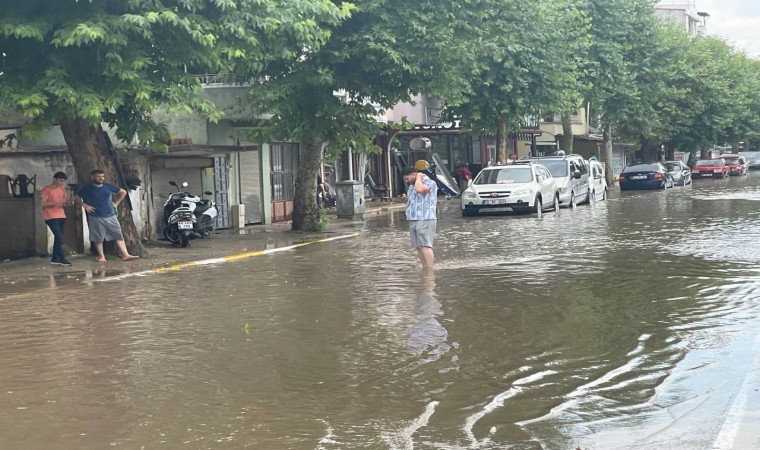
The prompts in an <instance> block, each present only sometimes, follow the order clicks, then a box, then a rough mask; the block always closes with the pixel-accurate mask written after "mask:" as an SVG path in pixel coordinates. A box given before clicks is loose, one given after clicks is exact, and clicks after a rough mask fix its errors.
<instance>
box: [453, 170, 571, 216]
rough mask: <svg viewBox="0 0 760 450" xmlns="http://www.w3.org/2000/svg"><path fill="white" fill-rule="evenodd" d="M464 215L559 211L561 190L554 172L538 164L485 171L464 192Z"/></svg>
mask: <svg viewBox="0 0 760 450" xmlns="http://www.w3.org/2000/svg"><path fill="white" fill-rule="evenodd" d="M461 202H462V215H463V216H475V215H477V214H478V213H479V212H480V211H481V210H484V209H496V208H502V209H503V208H509V209H511V210H512V211H515V212H530V211H532V212H535V213H540V212H542V211H544V210H545V209H546V208H551V209H554V210H555V211H558V210H559V190H558V189H557V183H556V182H555V180H554V177H553V176H552V174H551V172H549V169H547V168H546V167H544V166H542V165H540V164H536V163H527V164H509V165H497V166H490V167H486V168H484V169H483V170H482V171H481V172H480V173H479V174H478V175H477V176H476V177H475V179H474V180H470V182H469V184H468V187H467V189H466V190H465V191H464V192H463V193H462V196H461Z"/></svg>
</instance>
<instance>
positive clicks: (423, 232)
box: [409, 220, 438, 248]
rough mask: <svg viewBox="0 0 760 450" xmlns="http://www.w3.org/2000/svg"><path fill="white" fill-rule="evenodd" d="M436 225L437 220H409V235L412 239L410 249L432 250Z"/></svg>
mask: <svg viewBox="0 0 760 450" xmlns="http://www.w3.org/2000/svg"><path fill="white" fill-rule="evenodd" d="M437 225H438V221H437V220H410V221H409V233H410V235H411V237H412V248H418V247H430V248H432V247H433V240H434V238H435V228H436V226H437Z"/></svg>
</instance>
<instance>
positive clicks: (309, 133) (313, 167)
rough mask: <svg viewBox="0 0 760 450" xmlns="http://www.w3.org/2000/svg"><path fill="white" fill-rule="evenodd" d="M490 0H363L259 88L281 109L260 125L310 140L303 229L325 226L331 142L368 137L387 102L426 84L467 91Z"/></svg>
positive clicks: (301, 203)
mask: <svg viewBox="0 0 760 450" xmlns="http://www.w3.org/2000/svg"><path fill="white" fill-rule="evenodd" d="M481 3H482V2H480V1H478V0H475V1H465V2H462V1H454V0H420V1H416V2H409V1H408V0H357V1H355V2H354V5H355V9H354V10H353V11H352V12H351V17H350V18H349V19H347V20H345V21H343V22H341V23H340V24H339V25H338V26H335V27H334V28H333V29H332V30H331V35H330V39H329V40H328V41H327V42H326V43H325V45H323V46H321V47H320V48H319V49H318V50H316V51H313V52H310V53H308V54H307V55H305V56H304V58H303V59H301V60H298V61H290V62H288V63H287V64H283V65H281V66H280V67H279V68H278V70H276V71H273V76H272V77H271V78H270V79H269V80H268V82H267V83H265V84H264V85H263V86H257V87H256V88H254V90H253V91H252V97H253V98H254V100H255V101H256V103H257V104H258V105H259V107H260V111H261V112H266V113H271V115H272V116H271V120H269V121H267V123H265V124H263V126H262V127H261V128H260V129H259V132H260V133H264V134H279V135H280V136H286V137H289V138H293V139H297V140H298V141H300V142H301V158H300V167H299V170H298V175H297V180H296V192H295V201H294V208H293V229H294V230H317V229H318V228H319V222H318V219H319V212H318V210H317V205H316V203H315V201H314V199H315V196H316V191H315V189H316V177H317V171H318V170H319V166H320V164H321V162H322V157H323V152H324V150H325V149H326V148H327V147H328V145H329V147H330V148H331V149H332V150H333V151H341V150H344V149H345V148H346V146H348V145H350V143H351V142H359V143H360V144H361V146H366V144H368V143H370V142H371V140H372V138H374V137H375V136H376V135H377V134H378V133H379V132H380V128H379V126H378V123H377V122H376V119H375V118H376V116H377V112H378V110H383V109H386V108H390V107H391V106H393V105H394V104H396V103H398V102H401V101H409V100H410V99H411V98H412V96H413V95H415V94H417V93H426V94H433V95H435V94H442V95H447V96H452V95H453V94H454V93H456V92H458V91H459V90H461V85H462V83H463V82H462V79H463V78H465V77H466V76H469V72H467V73H465V70H466V69H464V68H466V65H465V64H463V60H464V59H465V58H463V56H462V55H466V54H467V53H466V52H465V51H464V49H466V48H468V47H469V46H471V45H473V41H474V40H476V39H477V37H478V36H480V33H481V32H480V31H479V30H478V28H479V27H478V26H477V25H478V24H479V23H480V21H481V20H482V17H481V11H480V9H479V8H480V6H479V5H480V4H481ZM336 94H339V95H336Z"/></svg>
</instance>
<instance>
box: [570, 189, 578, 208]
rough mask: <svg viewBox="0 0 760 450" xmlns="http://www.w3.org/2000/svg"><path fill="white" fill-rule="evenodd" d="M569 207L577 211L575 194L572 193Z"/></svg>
mask: <svg viewBox="0 0 760 450" xmlns="http://www.w3.org/2000/svg"><path fill="white" fill-rule="evenodd" d="M568 206H569V207H570V209H575V207H576V206H578V205H577V204H576V203H575V192H571V193H570V203H568Z"/></svg>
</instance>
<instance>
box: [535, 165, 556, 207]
mask: <svg viewBox="0 0 760 450" xmlns="http://www.w3.org/2000/svg"><path fill="white" fill-rule="evenodd" d="M536 175H537V177H536V179H537V180H541V181H539V183H540V186H541V197H542V198H543V202H544V206H549V205H551V206H552V207H554V191H555V189H556V182H555V181H554V177H552V174H551V172H549V171H548V170H546V169H544V168H543V167H538V168H536Z"/></svg>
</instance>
